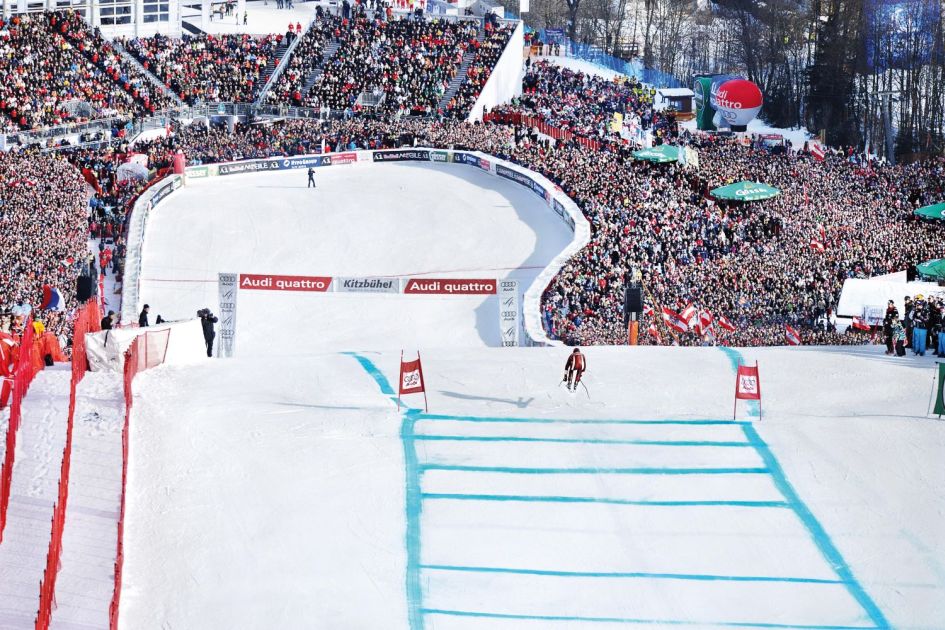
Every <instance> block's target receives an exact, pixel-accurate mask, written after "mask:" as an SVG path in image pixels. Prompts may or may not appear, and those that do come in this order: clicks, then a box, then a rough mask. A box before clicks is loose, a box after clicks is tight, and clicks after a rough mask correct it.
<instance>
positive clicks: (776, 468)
mask: <svg viewBox="0 0 945 630" xmlns="http://www.w3.org/2000/svg"><path fill="white" fill-rule="evenodd" d="M720 349H721V350H722V351H723V352H724V353H725V356H727V357H728V359H729V362H730V363H731V365H732V370H734V371H737V370H738V365H739V363H744V360H743V359H742V355H741V353H739V352H738V351H737V350H733V349H732V348H726V347H724V346H720ZM747 402H749V403H756V406H757V401H753V400H750V401H747ZM752 410H753V408H752V407H751V406H749V415H759V414H758V410H757V409H754V412H755V413H751V412H752ZM742 431H744V433H745V437H746V438H747V440H748V441H749V442H750V443H751V444H752V445H753V446H754V447H755V450H756V451H757V452H758V454H759V455H760V456H761V459H762V461H764V463H765V466H766V467H767V468H768V470H769V472H770V474H771V477H772V479H773V480H774V485H775V486H776V487H777V488H778V491H779V492H781V495H782V496H784V498H785V499H786V500H787V502H788V503H789V504H790V505H791V507H792V508H793V510H794V513H795V514H797V517H798V518H799V519H800V520H801V522H802V523H803V524H804V527H805V528H807V531H808V533H809V534H810V536H811V538H812V539H813V541H814V544H815V545H816V546H817V549H818V550H819V551H820V553H821V555H823V557H824V559H825V560H826V561H827V563H828V564H829V565H830V566H831V567H832V568H833V570H834V572H835V573H836V574H837V576H838V577H839V578H840V580H841V581H842V583H843V584H844V586H846V588H847V591H848V592H849V593H850V595H851V596H852V597H853V599H855V600H856V601H857V603H859V604H860V606H861V607H862V608H863V610H864V611H865V612H866V614H867V615H868V616H869V618H870V620H871V621H872V622H873V623H874V624H876V627H878V628H891V627H892V626H890V624H889V621H887V620H886V617H885V615H883V612H882V611H881V610H880V609H879V606H877V605H876V603H875V602H874V601H873V599H872V598H871V597H870V596H869V594H867V592H866V590H865V589H864V588H863V586H862V585H861V584H860V583H859V582H858V581H857V579H856V577H855V576H854V575H853V571H852V570H851V569H850V567H849V565H847V562H846V560H844V558H843V555H841V553H840V551H839V550H838V549H837V547H836V546H835V545H834V544H833V541H832V540H830V536H829V535H828V534H827V531H826V530H825V529H824V528H823V526H822V525H821V524H820V521H818V520H817V517H815V516H814V513H813V512H811V511H810V508H808V507H807V505H806V504H805V503H804V502H803V501H802V500H801V498H800V496H799V495H798V494H797V491H796V490H794V486H792V485H791V482H790V481H788V478H787V475H785V474H784V470H783V469H782V468H781V464H779V463H778V460H777V458H776V457H775V456H774V454H773V453H772V452H771V449H770V448H769V447H768V444H767V443H766V442H765V441H764V440H762V439H761V435H759V434H758V431H756V430H755V427H754V426H753V425H751V424H750V423H749V424H743V425H742Z"/></svg>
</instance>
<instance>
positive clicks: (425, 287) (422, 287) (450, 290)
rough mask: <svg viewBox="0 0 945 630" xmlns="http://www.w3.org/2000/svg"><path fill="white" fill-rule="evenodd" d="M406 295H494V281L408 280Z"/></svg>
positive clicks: (461, 279) (459, 279) (464, 279)
mask: <svg viewBox="0 0 945 630" xmlns="http://www.w3.org/2000/svg"><path fill="white" fill-rule="evenodd" d="M404 293H405V294H407V295H495V293H496V281H495V280H492V279H470V278H408V279H407V282H406V284H404Z"/></svg>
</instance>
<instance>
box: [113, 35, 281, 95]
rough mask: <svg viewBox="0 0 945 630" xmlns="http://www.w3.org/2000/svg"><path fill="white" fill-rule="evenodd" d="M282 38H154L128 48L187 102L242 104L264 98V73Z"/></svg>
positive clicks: (134, 42) (131, 42) (135, 41)
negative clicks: (261, 94) (262, 95)
mask: <svg viewBox="0 0 945 630" xmlns="http://www.w3.org/2000/svg"><path fill="white" fill-rule="evenodd" d="M283 39H284V36H283V35H281V34H280V35H266V36H264V37H258V38H257V37H254V36H252V35H207V34H203V35H198V36H191V35H184V37H183V38H182V39H171V38H168V37H166V36H164V35H155V36H154V37H148V38H135V39H131V40H128V41H126V42H125V48H126V49H127V50H128V52H130V53H131V54H132V55H134V56H135V57H136V58H137V59H138V60H139V61H140V62H141V65H143V66H144V68H145V69H146V70H149V71H150V72H152V73H154V74H155V75H157V77H158V78H159V79H161V81H163V82H164V85H166V86H167V87H169V88H170V89H172V90H173V91H174V92H175V93H176V94H177V95H178V96H180V97H181V99H182V100H183V101H185V102H187V103H190V104H193V103H196V102H198V101H205V102H219V101H230V102H237V103H242V102H252V101H255V100H256V97H257V96H259V92H260V91H261V90H262V87H263V74H264V72H265V70H266V68H267V66H268V65H269V62H270V61H273V60H274V59H275V56H276V50H277V48H278V46H279V44H281V43H282V40H283Z"/></svg>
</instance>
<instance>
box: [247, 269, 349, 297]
mask: <svg viewBox="0 0 945 630" xmlns="http://www.w3.org/2000/svg"><path fill="white" fill-rule="evenodd" d="M330 286H331V276H282V275H273V274H256V273H242V274H240V288H241V289H250V290H258V291H316V292H320V293H324V292H325V291H327V290H328V288H329V287H330Z"/></svg>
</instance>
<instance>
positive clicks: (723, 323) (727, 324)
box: [719, 317, 735, 332]
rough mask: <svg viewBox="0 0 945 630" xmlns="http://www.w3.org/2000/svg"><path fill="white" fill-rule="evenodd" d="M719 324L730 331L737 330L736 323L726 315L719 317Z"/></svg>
mask: <svg viewBox="0 0 945 630" xmlns="http://www.w3.org/2000/svg"><path fill="white" fill-rule="evenodd" d="M719 326H720V327H721V328H724V329H725V330H727V331H729V332H735V324H733V323H732V322H730V321H728V318H726V317H719Z"/></svg>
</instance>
